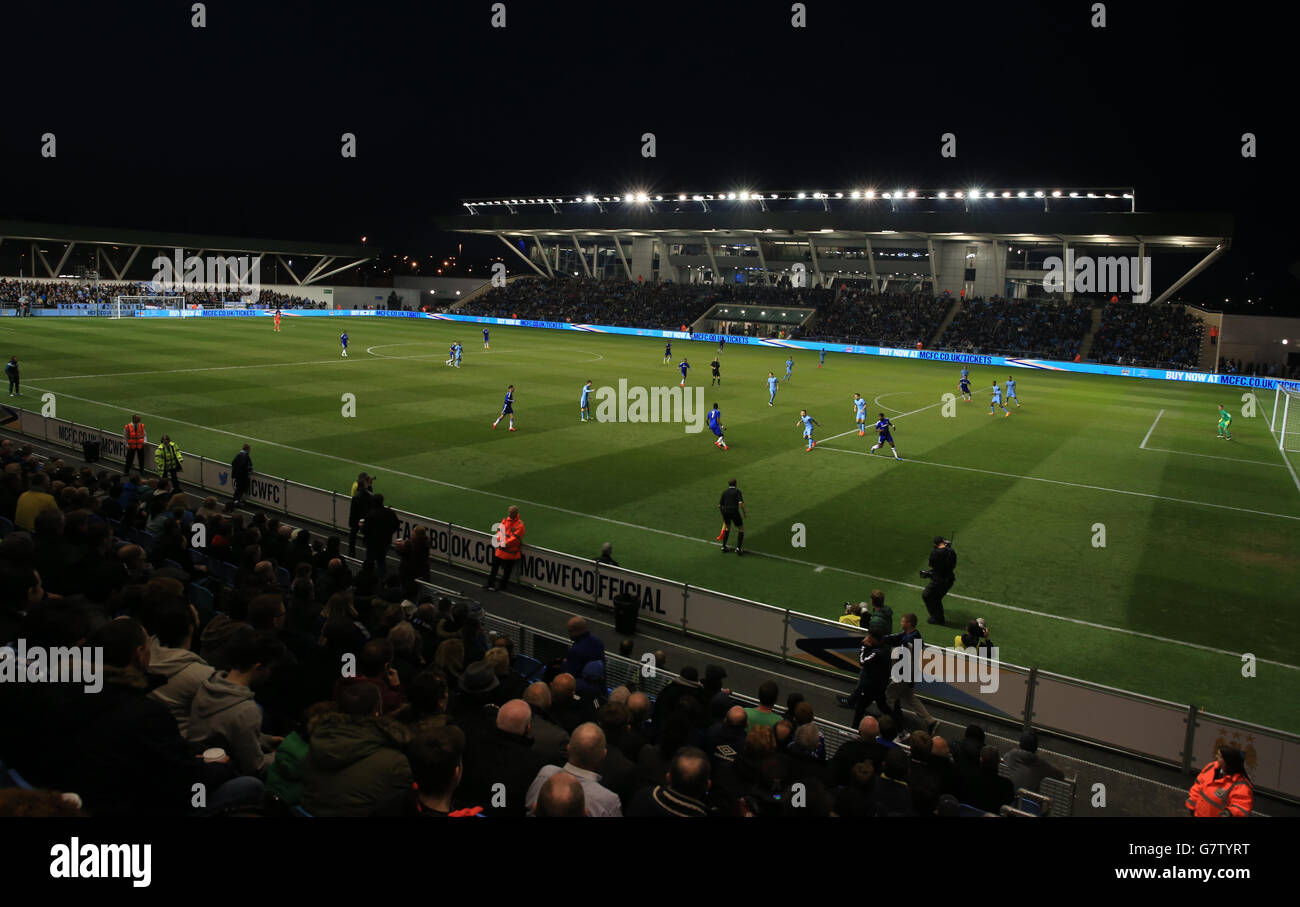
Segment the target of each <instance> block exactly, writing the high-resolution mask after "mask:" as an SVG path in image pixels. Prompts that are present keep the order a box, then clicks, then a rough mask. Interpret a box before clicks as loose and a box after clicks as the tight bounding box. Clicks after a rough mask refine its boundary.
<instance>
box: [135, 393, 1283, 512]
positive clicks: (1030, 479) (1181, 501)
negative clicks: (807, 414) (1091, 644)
mask: <svg viewBox="0 0 1300 907" xmlns="http://www.w3.org/2000/svg"><path fill="white" fill-rule="evenodd" d="M124 412H125V410H124ZM817 447H818V448H821V449H823V450H829V451H833V452H835V453H846V454H856V455H858V456H860V457H869V456H871V454H869V453H867V452H865V451H861V450H846V449H845V448H843V447H825V448H823V447H822V445H821V444H818V445H817ZM884 459H888V457H885V458H884ZM903 462H906V463H919V464H920V465H922V466H937V467H939V468H940V469H960V470H962V471H963V472H979V473H983V474H984V475H989V476H1002V477H1003V478H1006V479H1024V480H1025V481H1028V482H1046V483H1047V484H1049V485H1065V486H1068V487H1070V488H1087V489H1090V490H1092V491H1108V492H1110V493H1111V494H1126V495H1131V496H1133V497H1136V498H1150V499H1151V500H1155V501H1171V502H1173V503H1175V504H1191V505H1192V506H1194V507H1213V508H1215V509H1216V510H1235V511H1236V512H1238V513H1253V514H1255V515H1256V516H1272V517H1277V518H1278V519H1282V520H1295V521H1297V522H1300V516H1292V515H1290V514H1287V513H1273V512H1272V511H1269V510H1252V509H1250V508H1249V507H1233V506H1231V505H1230V504H1211V503H1210V502H1208V501H1193V500H1190V499H1189V498H1171V497H1166V496H1165V495H1162V494H1148V493H1147V492H1145V491H1126V490H1125V489H1123V488H1107V487H1106V486H1104V485H1086V484H1083V483H1082V482H1064V481H1062V480H1060V479H1045V478H1042V477H1041V476H1023V475H1018V474H1016V473H1014V472H997V471H996V470H992V469H978V468H976V467H974V466H954V465H953V464H951V463H935V462H934V461H933V460H917V459H911V460H909V459H907V458H904V460H903Z"/></svg>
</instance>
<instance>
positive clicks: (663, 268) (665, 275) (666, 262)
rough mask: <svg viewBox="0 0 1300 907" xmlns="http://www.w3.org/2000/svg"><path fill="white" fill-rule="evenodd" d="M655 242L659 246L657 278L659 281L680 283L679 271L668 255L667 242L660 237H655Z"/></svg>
mask: <svg viewBox="0 0 1300 907" xmlns="http://www.w3.org/2000/svg"><path fill="white" fill-rule="evenodd" d="M655 244H656V245H657V246H658V247H659V279H660V280H661V281H669V280H671V281H672V282H673V283H680V282H681V273H680V272H679V271H678V270H677V266H676V265H674V264H673V262H672V259H671V258H670V257H669V255H668V243H666V242H664V241H663V239H661V238H656V239H655Z"/></svg>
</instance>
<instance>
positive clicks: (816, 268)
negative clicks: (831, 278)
mask: <svg viewBox="0 0 1300 907" xmlns="http://www.w3.org/2000/svg"><path fill="white" fill-rule="evenodd" d="M808 248H809V249H812V266H813V276H814V277H815V278H816V281H817V282H816V283H815V284H813V286H817V287H820V286H821V285H822V267H821V265H820V264H818V263H817V243H816V242H815V241H814V240H813V238H812V237H811V236H809V237H808Z"/></svg>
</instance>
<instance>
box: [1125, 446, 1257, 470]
mask: <svg viewBox="0 0 1300 907" xmlns="http://www.w3.org/2000/svg"><path fill="white" fill-rule="evenodd" d="M1141 450H1158V451H1160V453H1171V454H1182V455H1183V456H1185V457H1204V458H1205V459H1207V460H1231V461H1232V462H1233V463H1249V464H1250V465H1252V466H1267V467H1268V468H1269V469H1281V468H1282V464H1281V463H1265V462H1264V461H1263V460H1252V459H1250V458H1249V457H1220V456H1217V455H1215V454H1203V453H1192V452H1191V451H1190V450H1170V449H1169V448H1168V447H1143V448H1141Z"/></svg>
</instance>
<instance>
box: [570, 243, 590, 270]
mask: <svg viewBox="0 0 1300 907" xmlns="http://www.w3.org/2000/svg"><path fill="white" fill-rule="evenodd" d="M569 239H571V240H573V250H574V251H575V252H577V253H578V261H580V262H582V270H584V271H586V272H587V276H588V277H590V276H591V266H590V265H588V264H587V256H586V255H585V254H583V251H582V246H580V245H578V237H576V236H574V235H572V234H570V235H569Z"/></svg>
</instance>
